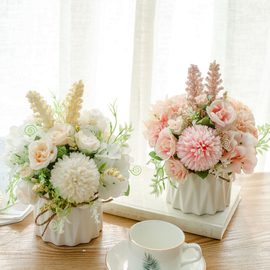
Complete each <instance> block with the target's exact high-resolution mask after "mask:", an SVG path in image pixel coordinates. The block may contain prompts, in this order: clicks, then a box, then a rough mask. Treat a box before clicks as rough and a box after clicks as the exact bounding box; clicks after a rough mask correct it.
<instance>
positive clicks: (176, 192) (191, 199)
mask: <svg viewBox="0 0 270 270" xmlns="http://www.w3.org/2000/svg"><path fill="white" fill-rule="evenodd" d="M226 176H227V177H226ZM187 177H188V178H187V179H186V181H185V183H183V184H179V183H178V182H176V181H174V180H173V182H174V184H175V185H176V186H177V189H176V188H174V187H172V186H171V185H170V184H168V185H167V187H166V192H167V201H168V202H169V203H171V204H172V207H173V208H176V209H180V210H181V211H182V212H184V213H193V214H196V215H203V214H211V215H213V214H215V213H216V212H218V211H224V210H225V208H226V207H227V206H228V205H229V204H230V199H231V186H232V181H230V182H227V181H225V180H222V179H220V178H219V179H216V177H215V176H214V175H208V176H207V177H206V178H205V179H202V178H201V177H199V176H198V175H196V174H194V173H190V174H188V176H187ZM222 177H224V178H226V179H228V175H222Z"/></svg>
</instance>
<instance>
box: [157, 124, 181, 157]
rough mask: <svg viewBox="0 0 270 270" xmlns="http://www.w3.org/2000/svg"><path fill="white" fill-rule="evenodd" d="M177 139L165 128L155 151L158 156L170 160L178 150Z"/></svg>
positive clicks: (160, 134)
mask: <svg viewBox="0 0 270 270" xmlns="http://www.w3.org/2000/svg"><path fill="white" fill-rule="evenodd" d="M176 142H177V140H176V138H175V136H174V135H173V134H172V132H171V131H170V129H169V128H164V129H163V130H162V131H161V132H160V133H159V136H158V140H157V144H156V147H155V151H156V154H157V156H159V157H160V158H162V159H169V158H170V157H171V156H173V155H174V153H175V150H176V148H175V147H176Z"/></svg>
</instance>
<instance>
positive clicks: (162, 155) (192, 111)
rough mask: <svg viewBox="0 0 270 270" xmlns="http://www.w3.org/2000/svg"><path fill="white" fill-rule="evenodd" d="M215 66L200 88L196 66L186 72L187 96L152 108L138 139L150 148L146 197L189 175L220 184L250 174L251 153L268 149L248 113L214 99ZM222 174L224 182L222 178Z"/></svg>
mask: <svg viewBox="0 0 270 270" xmlns="http://www.w3.org/2000/svg"><path fill="white" fill-rule="evenodd" d="M221 83H222V80H221V79H220V73H219V64H217V63H216V62H215V61H214V62H213V63H211V64H210V67H209V72H208V76H207V77H206V84H205V85H203V78H202V77H201V73H200V71H199V69H198V67H197V66H196V65H191V67H190V68H189V69H188V81H187V83H186V84H187V88H186V92H187V95H185V94H183V95H177V96H173V97H171V98H168V97H166V98H165V101H157V102H156V104H154V105H152V110H151V111H150V118H149V119H148V120H147V121H145V122H144V124H145V126H146V131H144V136H145V138H146V140H148V142H149V146H150V147H152V148H154V151H152V152H151V153H150V156H151V159H150V161H149V162H148V164H149V163H153V164H154V165H155V172H154V179H152V181H153V184H152V185H151V186H152V187H153V188H154V189H153V192H152V193H155V194H157V195H159V194H160V193H161V192H162V191H163V189H165V183H164V180H165V179H168V180H169V183H170V184H171V185H172V186H174V187H175V185H174V183H173V181H172V179H173V180H175V181H177V182H179V183H183V182H185V181H186V179H187V176H188V175H189V174H191V173H195V174H197V175H198V176H200V177H201V178H202V179H204V178H206V177H207V176H208V174H213V175H215V176H216V178H220V179H222V180H225V181H230V179H233V180H234V179H235V174H236V173H238V174H240V173H241V172H242V171H243V172H244V173H252V172H253V170H254V167H255V166H256V164H257V157H256V154H257V152H259V153H261V154H262V150H266V151H267V150H268V148H269V146H268V145H267V143H268V142H269V140H270V138H268V139H267V136H268V134H269V133H270V125H269V124H265V125H263V126H258V128H256V126H255V119H254V116H253V114H252V111H251V110H250V109H249V108H248V107H247V106H246V105H244V104H243V103H242V102H240V101H237V100H235V99H233V98H230V97H228V95H227V91H225V92H224V93H223V95H219V93H220V91H221V90H223V87H222V86H220V84H221ZM224 175H225V176H226V177H224Z"/></svg>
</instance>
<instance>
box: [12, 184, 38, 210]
mask: <svg viewBox="0 0 270 270" xmlns="http://www.w3.org/2000/svg"><path fill="white" fill-rule="evenodd" d="M33 186H34V184H33V183H31V182H29V181H24V180H21V181H20V182H19V183H18V184H17V189H16V196H17V198H18V199H19V200H20V202H21V203H22V204H32V205H34V204H36V203H37V202H38V200H39V196H38V193H37V192H35V191H33V190H32V188H33Z"/></svg>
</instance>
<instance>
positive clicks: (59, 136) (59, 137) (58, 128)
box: [45, 123, 75, 146]
mask: <svg viewBox="0 0 270 270" xmlns="http://www.w3.org/2000/svg"><path fill="white" fill-rule="evenodd" d="M74 133H75V130H74V128H73V126H72V125H70V124H66V123H61V124H57V125H55V126H54V127H52V128H50V129H49V130H48V132H47V133H46V135H45V137H46V138H48V139H49V140H50V141H51V142H52V143H53V144H54V145H56V146H62V145H65V144H67V138H68V137H69V136H71V135H74Z"/></svg>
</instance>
